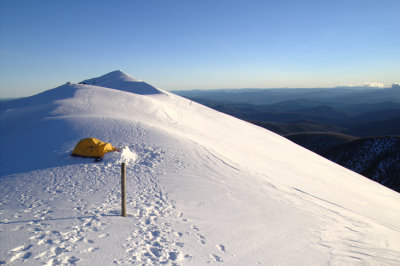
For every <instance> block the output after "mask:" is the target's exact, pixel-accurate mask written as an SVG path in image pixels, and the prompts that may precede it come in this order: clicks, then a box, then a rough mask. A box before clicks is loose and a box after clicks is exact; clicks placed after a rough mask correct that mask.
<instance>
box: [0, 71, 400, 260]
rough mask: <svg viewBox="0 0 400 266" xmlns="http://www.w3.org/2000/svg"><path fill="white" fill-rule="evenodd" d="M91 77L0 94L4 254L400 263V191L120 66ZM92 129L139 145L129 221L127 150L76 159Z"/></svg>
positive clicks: (0, 250)
mask: <svg viewBox="0 0 400 266" xmlns="http://www.w3.org/2000/svg"><path fill="white" fill-rule="evenodd" d="M81 83H82V84H65V85H63V86H60V87H58V88H55V89H53V90H49V91H46V92H44V93H41V94H39V95H36V96H32V97H28V98H25V99H20V100H15V101H10V102H6V103H4V104H3V103H2V104H1V116H0V119H1V128H0V130H1V131H0V132H1V145H2V147H3V148H2V151H1V152H0V155H1V157H0V165H1V170H0V174H1V177H0V191H1V193H2V195H6V196H5V197H4V198H3V199H2V200H1V202H0V206H1V211H0V238H1V239H7V241H1V246H0V261H1V262H4V263H15V264H21V263H24V262H25V263H27V264H30V265H32V264H33V265H35V264H37V265H41V264H43V263H47V264H49V265H51V264H81V265H87V264H88V263H89V264H91V263H92V264H95V263H96V262H101V264H103V265H109V264H111V263H118V264H161V263H169V264H184V265H187V264H189V265H190V264H194V265H199V264H204V263H214V262H215V263H218V262H226V263H228V264H236V265H237V264H241V265H242V264H255V263H261V264H265V265H293V264H297V265H298V264H299V262H300V264H304V265H310V264H313V265H320V264H329V263H331V264H343V263H348V264H350V263H351V264H357V263H359V264H364V263H367V264H369V263H372V264H373V263H376V264H380V265H385V264H386V265H395V264H396V263H399V260H398V257H400V243H399V241H398V240H399V239H400V216H399V215H398V213H399V206H400V196H399V194H398V193H395V192H393V191H391V190H389V189H387V188H385V187H383V186H381V185H379V184H377V183H375V182H372V181H370V180H368V179H366V178H364V177H362V176H360V175H357V174H355V173H353V172H351V171H349V170H347V169H345V168H343V167H340V166H338V165H336V164H334V163H332V162H330V161H328V160H326V159H324V158H322V157H320V156H318V155H316V154H314V153H312V152H309V151H307V150H305V149H303V148H301V147H300V146H298V145H296V144H294V143H292V142H290V141H288V140H286V139H284V138H282V137H280V136H278V135H276V134H274V133H271V132H269V131H267V130H265V129H263V128H260V127H257V126H254V125H251V124H249V123H246V122H243V121H241V120H238V119H236V118H233V117H231V116H228V115H225V114H222V113H219V112H216V111H214V110H211V109H209V108H206V107H204V106H202V105H199V104H197V103H194V102H191V101H190V100H187V99H184V98H181V97H179V96H176V95H174V94H172V93H169V92H166V91H163V90H160V89H157V88H154V87H153V86H151V85H149V84H147V83H145V82H142V81H138V80H137V79H134V78H132V77H130V76H128V75H126V74H124V73H123V72H121V71H114V72H111V73H109V74H107V75H104V76H102V77H98V78H94V79H88V80H86V81H83V82H81ZM84 83H85V84H84ZM89 136H92V137H96V138H99V139H101V140H103V141H106V142H110V143H112V144H113V145H114V146H118V147H125V148H126V149H129V150H130V151H132V152H133V153H134V154H136V156H137V160H136V161H135V162H129V163H128V166H127V171H128V213H129V214H130V215H129V216H128V217H126V218H122V217H118V208H119V205H118V204H119V191H118V184H119V183H118V182H119V179H118V176H119V163H120V162H121V160H123V159H124V158H121V154H117V153H113V154H107V155H106V156H105V158H104V161H102V162H99V163H94V162H93V160H91V159H82V158H71V157H70V156H69V154H70V152H71V151H72V149H73V147H74V145H75V144H76V143H77V142H78V140H79V139H82V138H85V137H89ZM15 235H17V237H14V236H15Z"/></svg>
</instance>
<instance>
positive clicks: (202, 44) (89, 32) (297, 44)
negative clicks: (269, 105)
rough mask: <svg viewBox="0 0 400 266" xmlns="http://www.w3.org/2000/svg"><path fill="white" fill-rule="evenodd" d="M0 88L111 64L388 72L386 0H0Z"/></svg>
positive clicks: (349, 80)
mask: <svg viewBox="0 0 400 266" xmlns="http://www.w3.org/2000/svg"><path fill="white" fill-rule="evenodd" d="M0 12H1V13H0V97H19V96H29V95H32V94H35V93H38V92H41V91H44V90H48V89H51V88H54V87H56V86H59V85H61V84H63V83H65V82H67V81H71V82H79V81H81V80H84V79H87V78H92V77H96V76H100V75H103V74H106V73H108V72H111V71H113V70H117V69H120V70H122V71H124V72H126V73H128V74H130V75H132V76H134V77H136V78H138V79H141V80H144V81H146V82H148V83H150V84H152V85H155V86H157V87H159V88H161V89H165V90H181V89H214V88H277V87H334V86H338V85H347V84H354V85H358V84H363V83H366V82H379V83H384V84H386V85H388V86H389V85H390V84H392V83H397V82H400V30H399V29H400V16H399V14H400V1H398V0H374V1H371V0H346V1H342V0H335V1H328V0H302V1H287V0H282V1H277V0H275V1H269V0H263V1H257V0H242V1H240V0H212V1H208V0H202V1H188V0H186V1H183V0H182V1H175V0H160V1H155V0H146V1H144V0H142V1H136V0H131V1H128V0H118V1H111V0H110V1H78V0H70V1H62V0H58V1H54V0H52V1H48V0H40V1H30V0H29V1H19V0H13V1H12V0H0Z"/></svg>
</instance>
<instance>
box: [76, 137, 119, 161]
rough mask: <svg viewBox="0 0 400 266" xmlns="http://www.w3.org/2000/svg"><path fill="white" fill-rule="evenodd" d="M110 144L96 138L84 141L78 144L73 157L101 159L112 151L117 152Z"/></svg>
mask: <svg viewBox="0 0 400 266" xmlns="http://www.w3.org/2000/svg"><path fill="white" fill-rule="evenodd" d="M117 150H118V149H116V148H114V147H113V146H112V145H111V144H110V143H106V142H102V141H101V140H98V139H96V138H87V139H82V140H81V141H79V142H78V144H76V146H75V149H74V150H73V151H72V154H71V155H72V156H83V157H94V158H100V157H103V156H104V154H106V153H107V152H110V151H117Z"/></svg>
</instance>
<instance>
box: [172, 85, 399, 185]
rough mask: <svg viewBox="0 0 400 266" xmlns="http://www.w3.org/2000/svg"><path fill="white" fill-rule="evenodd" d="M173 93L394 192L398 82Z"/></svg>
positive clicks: (395, 179) (397, 176) (397, 160)
mask: <svg viewBox="0 0 400 266" xmlns="http://www.w3.org/2000/svg"><path fill="white" fill-rule="evenodd" d="M175 93H176V94H179V95H181V96H184V97H187V98H189V99H192V100H193V101H196V102H199V103H202V104H204V105H206V106H209V107H211V108H213V109H215V110H218V111H221V112H223V113H226V114H229V115H232V116H235V117H237V118H240V119H243V120H246V121H249V122H251V123H253V124H256V125H258V126H261V127H264V128H266V129H268V130H270V131H273V132H275V133H277V134H279V135H282V136H284V137H286V138H288V139H290V140H291V141H293V142H295V143H297V144H299V145H301V146H303V147H305V148H307V149H309V150H312V151H314V152H316V153H318V154H320V155H322V156H324V157H326V158H328V159H330V160H332V161H334V162H336V163H338V164H341V165H342V166H345V167H347V168H349V169H351V170H353V171H355V172H358V173H360V174H362V175H364V176H367V177H369V178H371V179H373V180H375V181H377V182H380V183H381V184H383V185H385V186H388V187H390V188H392V189H394V190H396V191H399V192H400V169H399V166H398V165H400V148H399V144H398V143H399V141H400V88H399V87H398V86H393V87H391V88H362V87H357V88H331V89H265V90H264V89H262V90H255V89H239V90H215V91H210V90H208V91H200V90H195V91H176V92H175ZM376 147H379V149H377V148H376Z"/></svg>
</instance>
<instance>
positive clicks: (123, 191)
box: [121, 162, 126, 217]
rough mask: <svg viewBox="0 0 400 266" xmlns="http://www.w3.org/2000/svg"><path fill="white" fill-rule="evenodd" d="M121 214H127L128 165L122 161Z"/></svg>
mask: <svg viewBox="0 0 400 266" xmlns="http://www.w3.org/2000/svg"><path fill="white" fill-rule="evenodd" d="M121 216H124V217H125V216H126V166H125V162H123V163H121Z"/></svg>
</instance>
